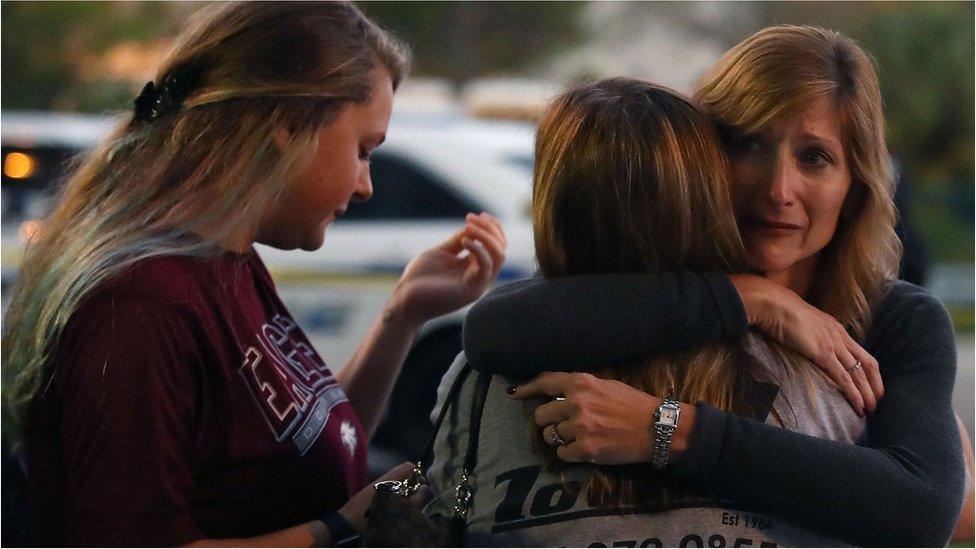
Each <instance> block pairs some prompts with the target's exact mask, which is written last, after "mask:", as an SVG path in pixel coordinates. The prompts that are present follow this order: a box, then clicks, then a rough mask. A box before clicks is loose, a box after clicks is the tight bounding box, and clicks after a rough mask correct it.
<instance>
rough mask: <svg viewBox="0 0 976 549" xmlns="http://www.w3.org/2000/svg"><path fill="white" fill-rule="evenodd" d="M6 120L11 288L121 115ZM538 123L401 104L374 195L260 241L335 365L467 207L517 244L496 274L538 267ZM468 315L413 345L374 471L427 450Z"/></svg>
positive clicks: (293, 306)
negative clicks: (54, 203) (75, 160)
mask: <svg viewBox="0 0 976 549" xmlns="http://www.w3.org/2000/svg"><path fill="white" fill-rule="evenodd" d="M0 122H2V125H0V128H2V137H3V151H2V154H3V159H4V160H3V161H4V170H3V185H2V190H3V200H2V204H3V261H2V267H3V283H4V286H5V287H7V286H8V285H9V283H11V282H12V281H13V280H14V279H15V277H16V272H17V265H18V263H19V251H20V249H21V242H22V241H23V239H24V238H25V235H26V234H27V233H29V232H30V230H31V229H32V224H33V223H36V222H35V221H34V220H35V219H36V218H38V217H40V216H41V215H42V214H43V211H44V197H45V196H46V195H47V194H50V191H51V190H52V189H54V188H56V187H57V185H58V184H59V181H60V180H61V178H62V177H63V171H64V166H65V162H66V160H67V159H69V158H70V157H72V156H74V155H77V154H78V153H81V152H83V151H84V150H85V149H86V148H88V147H90V146H91V145H94V144H95V143H96V142H97V141H98V140H99V139H100V138H101V137H102V136H103V135H105V134H106V133H107V132H108V131H109V130H110V129H111V128H112V126H113V121H112V120H111V119H109V118H105V117H95V116H84V115H66V114H51V113H37V112H5V113H3V114H2V120H0ZM534 131H535V130H534V127H533V126H532V125H530V124H526V123H522V122H507V121H488V120H479V119H473V118H470V117H467V116H465V115H463V114H460V113H459V112H456V111H451V110H446V111H443V112H437V113H431V112H423V113H411V112H401V111H395V112H394V115H393V118H392V120H391V124H390V128H389V131H388V132H387V140H386V142H385V143H384V144H383V145H382V146H381V147H380V148H379V149H378V150H377V151H376V152H374V154H373V155H372V164H371V171H372V181H373V189H374V193H373V197H372V199H370V200H369V201H368V202H364V203H353V204H350V207H349V209H348V211H347V212H346V214H345V215H344V216H343V217H342V218H340V219H339V220H338V221H336V222H335V223H333V224H332V226H331V227H329V229H328V234H327V238H326V239H325V245H324V246H323V247H322V248H321V249H319V250H317V251H314V252H304V251H282V250H277V249H274V248H270V247H267V246H261V245H258V246H256V248H257V249H258V253H259V254H261V256H262V258H263V259H264V261H265V263H266V264H267V265H268V268H269V270H270V271H271V273H272V276H273V277H274V278H275V282H276V285H277V286H278V290H279V293H280V294H281V297H282V300H283V301H284V302H285V304H286V305H287V306H288V307H289V309H290V310H291V312H292V315H293V317H294V318H295V320H296V321H297V322H298V323H299V325H300V326H302V328H303V329H304V331H305V332H306V333H307V334H308V336H309V338H310V339H311V340H312V342H313V344H314V345H315V346H316V348H317V350H318V351H319V353H320V354H321V355H322V356H323V357H324V358H325V360H326V362H327V363H328V364H329V365H330V367H331V368H332V369H333V370H334V371H338V370H340V369H341V368H342V365H343V364H345V362H346V361H347V360H348V358H349V357H350V356H352V353H353V351H354V350H355V348H356V346H357V345H358V344H359V342H360V341H361V340H362V338H363V336H364V335H365V333H366V331H367V329H368V327H369V325H370V323H371V322H372V321H373V320H374V319H375V318H376V316H377V315H378V314H379V313H380V311H381V310H382V307H383V305H384V304H385V302H386V300H387V298H388V297H389V295H390V292H391V291H392V289H393V286H394V284H395V282H396V279H397V278H398V276H399V274H400V272H401V271H402V270H403V268H404V266H405V265H406V264H407V262H408V261H410V259H412V258H413V257H414V256H416V255H417V254H419V253H420V252H422V251H423V250H425V249H427V248H429V247H431V246H433V245H436V244H437V243H439V242H441V241H443V240H444V239H446V238H447V237H448V236H450V235H451V234H452V233H453V232H455V231H456V230H457V229H458V228H460V227H461V226H463V224H464V216H465V215H466V214H467V213H468V212H482V211H487V212H489V213H491V214H492V215H494V216H495V217H497V218H498V219H499V220H501V222H502V224H503V226H504V228H505V231H506V235H507V237H508V241H509V247H508V249H507V251H506V262H505V265H504V266H503V268H502V271H501V274H500V276H499V279H500V280H501V281H505V280H511V279H515V278H521V277H525V276H529V275H531V273H532V271H533V269H534V255H533V245H532V232H531V220H530V198H531V170H532V150H533V148H532V143H533V138H534ZM463 314H464V311H458V312H455V313H452V314H449V315H446V316H444V317H441V318H437V319H434V320H432V321H430V322H428V323H427V325H426V326H425V328H424V330H423V332H422V333H421V335H420V337H419V338H418V339H417V341H416V342H415V344H414V346H413V348H412V349H411V352H410V354H409V356H408V358H407V361H406V363H405V365H404V368H403V372H402V374H401V376H400V378H399V379H398V381H397V384H396V387H395V388H394V393H393V396H392V398H391V401H390V402H391V405H390V408H389V411H388V414H387V418H386V420H385V421H384V422H383V424H382V425H381V426H380V428H379V430H378V432H377V434H376V436H375V437H374V441H373V442H374V446H378V447H379V448H376V450H378V451H376V452H373V454H374V458H373V461H374V464H373V465H375V469H376V470H380V469H382V468H383V467H385V466H386V465H387V464H389V463H391V462H394V461H395V462H396V463H393V464H394V465H395V464H397V463H400V462H401V461H402V459H403V458H409V459H417V458H418V457H419V452H420V451H421V450H422V445H423V443H424V441H425V438H426V435H427V434H428V432H429V429H430V423H429V420H428V414H429V413H430V409H431V408H432V407H433V404H434V400H435V392H436V388H437V385H438V383H439V381H440V378H441V376H442V374H443V372H444V371H446V369H447V367H448V366H449V364H450V362H451V360H452V359H453V358H454V356H455V355H456V354H457V352H458V351H459V350H460V348H461V339H460V337H461V324H462V320H463ZM382 449H386V450H387V452H384V451H383V450H382ZM384 456H385V457H386V459H384ZM377 461H378V462H383V463H376V462H377ZM371 468H372V467H371Z"/></svg>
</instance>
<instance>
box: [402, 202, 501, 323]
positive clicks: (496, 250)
mask: <svg viewBox="0 0 976 549" xmlns="http://www.w3.org/2000/svg"><path fill="white" fill-rule="evenodd" d="M507 246H508V240H507V239H506V238H505V232H504V230H503V229H502V226H501V223H499V221H498V220H497V219H495V218H494V217H492V216H491V215H489V214H488V213H484V212H483V213H481V214H480V215H475V214H468V216H467V218H466V224H465V226H464V227H463V228H462V229H460V230H459V231H457V232H456V233H454V234H453V235H451V237H450V238H448V239H447V240H445V241H444V242H442V243H441V244H439V245H437V246H435V247H433V248H431V249H429V250H427V251H425V252H423V253H421V254H420V255H418V256H417V257H415V258H414V259H413V260H412V261H411V262H410V263H409V264H408V265H407V267H406V269H404V271H403V275H402V276H401V277H400V280H399V282H397V286H396V289H394V291H393V298H392V300H391V303H392V304H393V306H394V307H393V309H394V310H395V311H399V312H400V313H402V314H403V316H404V317H405V318H406V319H408V320H410V321H413V322H416V323H418V324H419V323H423V322H426V321H428V320H430V319H432V318H435V317H438V316H440V315H443V314H447V313H449V312H451V311H454V310H456V309H460V308H461V307H464V306H465V305H467V304H469V303H471V302H473V301H474V300H476V299H478V298H479V297H481V295H482V294H483V293H484V292H485V290H487V289H488V286H489V285H490V284H491V282H492V281H493V280H494V279H495V278H496V277H497V276H498V272H499V271H500V270H501V268H502V263H504V261H505V248H506V247H507ZM465 252H467V253H465Z"/></svg>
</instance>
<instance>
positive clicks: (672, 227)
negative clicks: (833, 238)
mask: <svg viewBox="0 0 976 549" xmlns="http://www.w3.org/2000/svg"><path fill="white" fill-rule="evenodd" d="M535 153H536V165H535V172H534V179H533V184H534V187H533V220H534V227H535V244H536V256H537V259H538V262H539V267H540V269H541V272H542V274H543V275H544V276H545V277H547V278H550V277H560V276H568V275H579V274H592V273H625V272H631V273H634V272H637V273H664V272H669V271H675V270H680V269H695V270H710V269H718V270H722V271H725V272H736V271H740V270H742V269H743V265H744V262H743V258H744V248H743V244H742V241H741V239H740V237H739V232H738V230H737V228H736V224H735V220H734V217H733V215H732V206H731V201H730V198H729V194H728V176H727V164H726V159H725V154H724V152H723V149H722V143H721V141H720V140H719V137H718V134H717V133H716V131H715V129H714V127H713V126H712V124H711V122H710V121H709V120H708V118H706V117H705V115H704V114H702V113H701V112H700V111H699V110H698V109H697V108H696V107H695V106H694V105H692V104H691V103H690V102H689V101H688V100H686V99H684V98H683V97H681V96H680V95H678V94H677V93H675V92H673V91H670V90H667V89H665V88H661V87H659V86H655V85H653V84H649V83H647V82H641V81H638V80H631V79H626V78H614V79H609V80H602V81H599V82H595V83H592V84H587V85H583V86H580V87H577V88H575V89H572V90H570V91H567V92H566V93H564V94H562V95H561V96H559V97H558V98H556V99H555V101H554V102H553V103H552V104H551V106H550V107H549V108H548V110H547V111H546V113H545V114H544V115H543V118H542V121H541V123H540V125H539V130H538V134H537V136H536V150H535ZM751 360H752V359H750V358H749V356H748V355H747V354H746V353H745V351H744V350H743V349H742V348H741V347H740V345H739V344H737V343H728V342H726V343H716V344H712V345H709V346H706V347H703V348H699V349H697V350H694V351H689V352H682V353H671V354H667V355H662V356H656V357H653V358H647V359H641V360H637V361H634V362H631V363H627V364H618V365H613V366H610V367H607V368H604V369H602V370H600V371H598V372H597V375H599V376H601V377H606V378H611V379H617V380H620V381H623V382H625V383H628V384H629V385H632V386H634V387H636V388H638V389H641V390H643V391H645V392H648V393H651V394H654V395H662V396H663V395H673V396H674V397H675V398H678V399H680V400H681V401H683V402H698V401H700V400H705V401H708V402H710V403H712V404H713V405H714V406H717V407H719V408H721V409H724V410H730V411H737V412H740V413H748V412H749V411H750V409H749V406H750V401H749V398H748V396H749V391H750V386H749V385H748V379H750V377H749V376H748V375H746V374H747V370H748V369H749V368H750V364H752V361H751ZM650 419H651V418H648V420H649V421H650ZM539 440H541V436H540V437H539ZM540 450H541V451H542V452H543V453H544V457H545V459H546V463H547V466H549V467H552V468H556V469H558V468H560V467H562V464H561V462H559V461H558V459H556V457H555V452H554V450H553V449H552V448H551V447H548V446H546V447H541V448H540ZM670 484H673V481H672V480H670V479H669V478H668V477H667V476H665V475H661V474H657V473H655V472H653V471H652V470H651V468H650V467H647V466H640V467H601V466H595V470H594V473H593V474H592V475H591V477H590V480H589V481H588V483H587V485H586V488H585V489H586V491H587V494H588V497H589V499H590V501H591V503H593V504H597V505H601V506H608V505H626V504H634V503H640V501H641V500H642V499H644V498H647V499H650V498H654V497H656V496H657V495H659V494H660V491H661V489H662V488H664V489H667V486H668V485H670Z"/></svg>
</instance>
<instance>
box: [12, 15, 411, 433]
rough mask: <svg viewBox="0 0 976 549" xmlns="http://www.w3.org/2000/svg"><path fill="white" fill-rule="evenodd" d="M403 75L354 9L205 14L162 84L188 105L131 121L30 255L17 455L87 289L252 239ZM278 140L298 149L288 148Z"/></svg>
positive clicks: (17, 322) (63, 203) (404, 66)
mask: <svg viewBox="0 0 976 549" xmlns="http://www.w3.org/2000/svg"><path fill="white" fill-rule="evenodd" d="M408 65H409V55H408V52H407V50H406V48H405V46H404V45H403V44H402V43H401V42H399V41H397V40H396V39H394V38H393V37H391V36H390V35H388V34H387V33H385V32H384V31H383V30H381V29H380V28H379V27H377V26H376V25H375V24H374V23H373V22H371V21H370V20H368V19H367V18H366V17H365V16H363V14H362V13H361V12H360V11H359V10H358V9H357V8H356V7H355V6H354V5H352V4H351V3H347V2H243V3H217V4H216V5H213V6H210V7H208V8H205V9H204V10H201V11H200V12H198V13H197V14H196V15H195V17H194V19H193V21H192V22H191V25H190V27H189V28H188V29H187V31H185V32H184V33H183V34H182V35H181V36H180V37H179V38H178V40H177V43H176V45H175V48H174V50H173V52H172V53H171V54H170V55H169V57H168V58H167V59H166V61H165V62H164V63H163V65H162V67H160V69H159V71H158V73H157V75H156V78H155V80H154V83H155V85H156V86H157V87H158V86H160V85H162V84H164V83H167V82H172V81H173V80H174V78H176V79H177V80H182V81H183V82H187V81H189V82H191V84H192V85H191V87H190V89H188V90H187V93H186V96H185V98H184V97H181V98H179V99H182V106H179V107H178V108H177V109H175V111H174V112H165V113H163V114H162V115H161V116H159V117H158V118H155V119H152V120H147V119H146V118H145V117H136V116H133V115H131V114H129V115H127V116H125V117H124V119H123V120H121V121H120V123H119V124H118V126H117V127H116V128H115V130H114V131H113V132H112V133H111V134H110V135H109V136H108V137H107V138H106V139H105V140H104V141H103V142H102V143H101V144H100V145H99V146H98V147H97V148H96V149H95V150H94V151H93V152H92V153H91V154H90V155H88V156H87V157H86V158H85V159H84V161H83V162H82V163H81V164H80V166H79V167H78V168H77V170H76V171H75V172H74V173H73V175H72V176H71V177H70V178H69V179H68V180H67V182H66V184H65V185H64V187H63V189H62V191H61V194H60V196H59V200H58V202H57V204H56V206H55V207H54V209H53V211H52V212H51V213H50V214H49V215H48V216H47V218H46V219H45V220H44V222H43V225H42V227H43V228H42V230H41V231H40V234H39V235H38V236H37V237H36V238H35V239H34V240H33V241H32V242H31V243H29V245H28V246H27V248H26V250H25V255H24V260H23V263H22V265H21V268H20V274H19V281H18V284H17V287H16V288H15V290H14V295H13V297H12V300H11V305H10V308H9V311H8V313H7V315H6V319H5V320H6V322H5V326H4V331H3V397H4V398H3V413H4V423H5V426H6V427H7V429H6V431H5V432H6V434H7V435H8V436H10V439H9V440H10V442H11V443H12V444H13V445H14V447H16V446H18V445H19V443H20V442H21V439H22V436H23V433H22V431H23V424H24V414H25V410H26V408H27V406H28V405H29V403H30V402H31V401H32V399H33V398H34V397H35V396H36V395H37V394H38V392H39V391H40V389H41V386H42V385H44V384H46V383H49V380H52V379H53V376H55V375H56V368H55V367H54V364H52V362H51V361H52V358H53V356H54V353H55V352H56V350H57V345H58V341H59V337H60V335H61V333H62V331H63V330H64V327H65V324H66V323H67V322H68V320H69V318H71V315H72V313H73V312H74V311H75V310H76V308H77V307H78V305H79V303H81V301H82V300H83V299H84V297H85V296H86V295H87V294H88V293H89V292H91V291H92V289H93V288H95V287H96V286H98V285H99V284H100V283H102V282H104V281H105V280H107V279H109V278H112V277H113V276H115V275H117V274H119V273H120V272H121V271H123V270H124V269H126V268H128V267H130V266H131V265H133V264H134V263H136V262H138V261H140V260H143V259H146V258H149V257H154V256H159V255H169V254H178V255H188V256H195V257H208V256H212V255H213V254H215V253H218V252H219V250H220V248H219V246H218V243H219V242H222V241H224V239H226V238H227V237H229V236H230V235H231V234H241V233H242V232H243V233H244V234H254V232H255V230H256V224H257V222H258V221H259V219H260V218H261V215H262V212H263V210H264V207H265V204H267V203H269V201H273V200H275V199H276V197H277V196H278V194H279V193H280V192H281V190H282V188H283V185H284V183H285V182H286V181H288V180H289V178H290V177H291V176H292V174H294V173H296V172H297V170H301V169H302V167H303V164H304V163H305V162H306V161H307V159H308V158H309V157H310V152H311V151H313V150H314V149H315V148H316V145H317V143H316V140H317V135H318V132H317V130H318V129H320V128H321V127H322V126H323V125H325V124H327V123H329V122H330V121H331V120H332V119H333V118H334V116H336V114H337V113H338V111H339V109H340V107H341V106H342V105H343V104H345V103H346V102H364V101H367V100H368V99H369V97H370V94H371V92H372V89H373V87H374V85H375V81H376V76H375V75H376V74H377V73H376V70H377V69H383V70H385V71H387V72H388V74H389V75H390V77H391V78H392V80H393V85H394V88H396V87H397V85H398V84H399V83H400V81H401V79H402V78H403V77H404V76H405V74H406V72H407V70H408ZM177 102H179V101H177ZM280 129H285V130H287V135H289V136H290V139H291V141H290V143H289V144H288V146H286V147H284V148H279V146H277V145H276V141H275V135H276V133H278V134H280V133H281V132H279V131H278V130H280ZM193 234H200V235H204V236H203V237H202V238H192V237H189V236H190V235H193ZM188 237H189V238H188Z"/></svg>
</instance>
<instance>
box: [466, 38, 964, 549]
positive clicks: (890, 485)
mask: <svg viewBox="0 0 976 549" xmlns="http://www.w3.org/2000/svg"><path fill="white" fill-rule="evenodd" d="M695 99H696V101H697V102H698V103H699V104H700V106H701V107H702V109H703V110H704V111H705V112H706V114H708V116H709V117H710V118H711V119H712V121H713V123H715V124H716V126H717V127H718V128H719V131H720V133H721V134H722V135H723V139H724V141H725V142H726V146H727V149H728V151H729V156H730V164H731V186H730V191H731V196H732V202H733V208H734V212H735V215H736V219H737V222H738V227H739V230H740V232H741V234H742V238H743V241H744V243H745V246H746V263H747V266H748V268H749V271H750V272H752V273H756V274H744V275H733V276H731V278H730V277H728V276H726V275H725V274H723V273H721V272H714V271H712V272H698V273H695V272H690V271H676V272H672V273H669V274H667V275H664V276H659V277H656V278H653V277H648V276H637V275H620V274H597V275H590V276H580V277H564V278H556V279H533V280H531V281H526V282H520V283H516V284H515V285H511V286H507V287H503V288H500V289H498V290H496V291H495V292H493V293H491V294H489V295H488V296H486V297H485V298H484V299H483V300H481V301H480V302H479V303H478V304H477V305H476V306H475V307H474V308H473V309H472V310H471V312H470V313H469V315H468V319H467V321H466V325H465V352H466V354H467V357H468V359H469V360H470V361H471V363H472V365H473V366H474V367H475V369H481V370H487V371H492V372H495V373H501V374H505V375H508V376H511V377H513V378H522V379H525V378H528V377H531V376H533V375H535V374H538V373H540V371H542V370H543V369H552V370H556V369H558V370H563V371H564V372H566V371H569V372H577V373H550V374H544V375H542V376H540V377H538V378H536V379H534V380H532V381H529V382H528V383H524V384H521V385H517V386H513V387H511V389H510V391H511V393H512V396H513V398H516V399H525V398H531V397H534V396H540V395H548V396H557V395H562V396H565V400H557V401H554V402H550V403H547V404H543V405H541V406H539V407H538V409H537V410H536V411H535V415H534V419H535V422H536V423H537V424H538V426H539V427H546V428H547V430H548V432H549V433H550V434H551V433H552V432H555V433H558V435H559V436H558V437H552V436H550V437H549V438H548V439H547V442H548V443H550V444H553V445H558V448H557V453H558V456H559V457H560V459H562V460H564V461H568V462H589V463H596V464H629V463H641V464H642V465H643V466H646V467H650V466H651V464H650V463H648V462H650V461H652V456H655V455H656V456H657V457H655V458H654V461H656V462H658V465H660V466H662V467H666V468H667V469H668V471H670V472H671V473H672V474H673V475H675V476H676V477H679V478H680V479H683V480H685V481H689V482H691V483H692V484H693V485H695V486H698V487H699V488H702V489H704V490H706V491H708V492H710V493H712V494H714V495H715V496H718V497H721V498H728V499H732V500H735V501H737V502H738V503H739V505H742V506H744V507H745V508H747V509H751V510H755V511H758V512H762V513H768V514H770V515H774V516H776V517H780V518H782V519H785V520H787V521H789V522H792V523H793V524H795V525H798V526H801V527H803V528H806V529H809V530H810V531H814V532H819V533H821V534H824V535H827V536H830V537H833V538H836V539H839V540H843V541H845V542H847V543H853V544H857V545H895V546H898V545H923V546H932V545H944V544H945V543H946V542H947V541H948V539H949V537H950V534H952V532H953V527H954V526H955V525H956V521H957V519H958V518H959V509H960V505H961V503H962V501H963V498H962V495H963V486H964V485H965V472H964V468H963V467H964V466H963V457H962V456H963V454H962V448H961V446H960V437H959V430H958V428H957V424H956V420H955V418H954V414H953V410H952V403H951V402H952V398H951V397H952V387H953V383H954V380H955V368H956V364H955V343H954V339H953V330H952V325H951V323H950V321H949V318H948V315H947V314H946V312H945V310H944V309H943V308H942V306H941V304H940V303H939V302H938V301H937V300H936V299H935V298H934V297H933V296H931V295H930V294H929V293H928V292H926V291H925V290H923V289H921V288H918V287H916V286H913V285H911V284H908V283H905V282H900V281H897V280H896V277H897V267H898V258H899V254H900V246H899V245H898V241H897V239H896V236H895V233H894V224H895V216H896V213H895V210H894V206H893V200H892V196H893V190H894V189H893V188H894V180H893V177H892V174H891V166H890V163H889V157H888V152H887V146H886V143H885V124H884V116H883V112H882V104H881V95H880V91H879V89H878V83H877V76H876V74H875V70H874V68H873V66H872V64H871V61H870V59H869V58H868V57H867V55H866V54H865V53H864V52H863V51H862V50H861V49H860V47H858V46H857V44H856V43H854V41H852V40H851V39H849V38H847V37H845V36H843V35H840V34H839V33H836V32H832V31H827V30H823V29H817V28H812V27H794V26H778V27H771V28H767V29H764V30H762V31H759V32H757V33H756V34H754V35H752V36H750V37H748V38H746V39H745V40H744V41H743V42H741V43H740V44H738V45H737V46H735V47H734V48H733V49H731V50H730V51H729V52H727V53H726V54H725V55H723V57H722V58H721V59H720V60H719V61H718V62H717V63H716V65H715V67H714V68H713V69H712V70H711V71H710V72H709V73H707V74H706V75H705V76H704V77H703V79H702V80H701V82H700V84H699V86H698V89H697V91H696V93H695ZM750 325H751V326H753V327H755V328H757V329H758V330H760V331H762V332H765V333H766V334H767V335H769V336H771V337H772V338H773V339H775V340H777V341H779V342H780V343H782V344H783V345H785V346H786V347H788V348H791V349H794V350H795V351H797V352H799V353H801V354H802V355H804V356H806V357H807V358H809V359H810V360H811V361H812V362H814V363H815V364H816V365H817V366H818V367H819V368H820V369H821V370H822V371H823V372H824V373H825V374H826V375H827V376H828V377H829V378H830V379H832V380H833V382H834V383H835V385H836V387H837V388H838V390H840V391H841V392H842V393H843V394H844V395H845V396H846V397H847V399H848V401H849V402H850V404H851V406H852V407H853V408H854V411H855V412H856V413H857V414H858V415H861V416H862V417H864V416H866V423H865V425H864V434H863V435H862V436H861V437H860V438H859V439H858V440H857V443H856V444H844V443H841V442H838V441H835V440H822V439H819V438H814V437H812V436H806V435H804V434H801V433H797V432H791V431H790V430H787V429H783V428H779V427H782V426H785V425H778V426H774V425H766V424H763V423H762V422H759V421H756V420H754V419H750V418H746V417H740V416H737V415H734V414H731V413H727V412H725V411H720V410H718V409H716V408H714V407H711V406H709V405H708V404H706V403H696V402H681V403H680V404H674V403H667V404H666V403H664V402H663V400H664V399H666V398H668V397H670V396H672V395H669V394H654V395H648V394H647V393H644V392H641V391H639V390H637V389H634V388H633V387H631V386H629V385H627V384H624V383H620V382H619V381H615V380H609V379H600V378H597V377H594V376H593V375H590V374H588V373H579V372H588V371H595V370H596V369H597V368H599V367H602V366H607V365H612V364H617V363H620V362H623V361H627V360H631V359H633V358H634V357H641V356H647V355H653V354H658V353H662V352H674V351H685V350H691V349H695V348H697V347H698V346H700V345H703V344H706V343H714V342H717V341H720V340H723V339H725V338H736V337H740V336H742V335H743V334H744V333H745V332H746V331H747V329H748V327H749V326H750ZM675 407H677V408H678V409H680V414H679V415H677V427H676V429H672V427H673V426H667V425H664V424H663V423H662V426H661V429H660V431H659V432H657V431H656V430H657V428H656V426H655V423H656V420H655V413H658V414H663V413H666V412H668V411H669V410H670V409H674V408H675ZM672 417H673V416H672ZM787 417H788V416H787ZM668 432H670V433H671V436H670V439H669V437H668V436H667V433H668ZM971 513H972V509H968V510H967V515H968V517H969V521H970V522H969V524H971V517H972V514H971Z"/></svg>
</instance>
